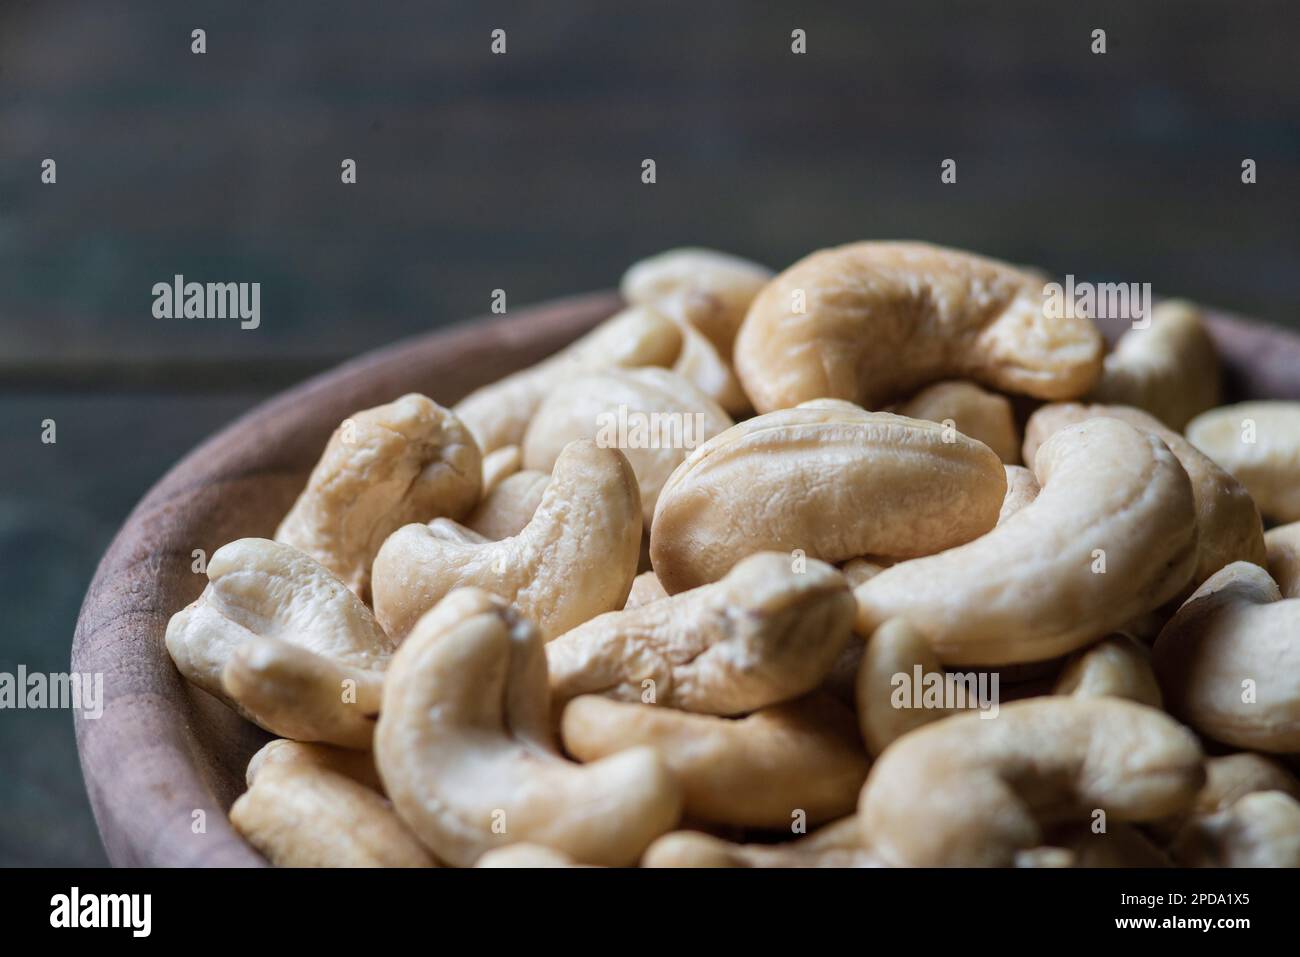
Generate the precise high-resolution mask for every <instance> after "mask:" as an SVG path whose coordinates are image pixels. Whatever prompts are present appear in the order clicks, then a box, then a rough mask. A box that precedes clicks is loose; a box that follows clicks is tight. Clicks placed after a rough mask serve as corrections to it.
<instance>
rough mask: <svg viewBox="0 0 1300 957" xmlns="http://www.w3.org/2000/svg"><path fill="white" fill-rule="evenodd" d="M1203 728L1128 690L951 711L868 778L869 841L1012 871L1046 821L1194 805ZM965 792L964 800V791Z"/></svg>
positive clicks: (898, 862)
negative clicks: (986, 714) (988, 712)
mask: <svg viewBox="0 0 1300 957" xmlns="http://www.w3.org/2000/svg"><path fill="white" fill-rule="evenodd" d="M1204 782H1205V770H1204V766H1203V761H1202V754H1201V748H1200V745H1199V744H1198V743H1197V741H1196V738H1195V736H1194V735H1193V734H1192V733H1191V732H1190V731H1188V730H1187V729H1186V728H1184V727H1182V726H1181V725H1179V724H1178V723H1177V722H1176V721H1174V720H1173V719H1172V718H1169V717H1168V716H1166V715H1165V714H1163V713H1162V712H1160V711H1157V710H1155V709H1154V708H1148V707H1146V706H1145V705H1139V704H1134V703H1133V702H1130V701H1124V700H1122V699H1119V698H1072V697H1047V698H1031V699H1029V700H1027V701H1017V702H1013V703H1011V704H1008V705H1004V706H1003V707H1002V709H1001V712H1000V713H999V715H998V717H997V718H996V719H995V720H992V721H984V720H981V718H980V716H979V715H976V714H962V715H956V716H954V717H950V718H945V719H944V720H942V721H937V722H935V723H934V724H930V725H927V726H925V727H923V728H919V729H917V730H915V731H913V732H912V733H910V734H908V735H905V736H904V737H902V738H900V739H898V741H896V742H895V743H894V745H893V746H892V747H890V748H888V749H887V750H886V751H885V752H884V754H882V755H881V756H880V759H879V760H878V761H877V762H876V764H875V767H873V768H872V769H871V774H870V776H869V777H868V778H867V783H866V785H865V787H863V789H862V799H861V802H860V804H859V806H858V816H859V819H860V820H861V824H862V831H863V840H864V842H866V843H868V844H869V846H870V847H871V849H872V851H873V853H875V854H877V855H878V856H880V858H881V859H882V860H883V861H884V862H885V863H886V864H889V865H891V866H898V867H904V866H906V867H943V866H947V867H989V866H992V867H1009V866H1011V865H1012V864H1014V863H1015V860H1016V855H1017V852H1021V851H1027V850H1030V849H1032V848H1036V847H1040V846H1042V845H1043V844H1044V843H1045V842H1044V831H1043V829H1044V827H1045V826H1050V825H1060V824H1064V823H1067V822H1069V821H1071V820H1073V821H1078V822H1080V823H1087V822H1088V821H1089V818H1090V815H1091V813H1092V811H1093V810H1103V811H1105V812H1106V814H1107V816H1108V818H1109V819H1113V820H1117V821H1131V822H1141V821H1149V820H1155V819H1157V818H1160V817H1163V816H1165V815H1169V814H1174V813H1177V812H1178V811H1180V810H1182V809H1184V808H1186V807H1188V806H1190V805H1191V803H1192V801H1193V800H1195V797H1196V793H1197V791H1199V790H1200V788H1201V785H1202V784H1204ZM958 795H960V797H958Z"/></svg>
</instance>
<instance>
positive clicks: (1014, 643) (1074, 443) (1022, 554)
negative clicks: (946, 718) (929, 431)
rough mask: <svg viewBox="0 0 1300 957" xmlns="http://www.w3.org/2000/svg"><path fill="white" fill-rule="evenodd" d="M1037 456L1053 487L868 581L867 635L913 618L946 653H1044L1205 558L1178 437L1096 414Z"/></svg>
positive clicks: (1111, 622) (1092, 632)
mask: <svg viewBox="0 0 1300 957" xmlns="http://www.w3.org/2000/svg"><path fill="white" fill-rule="evenodd" d="M1034 468H1035V472H1036V474H1037V477H1038V479H1039V481H1040V483H1041V484H1042V491H1041V492H1040V493H1039V494H1038V497H1037V498H1036V499H1034V501H1033V502H1032V503H1030V504H1029V505H1026V506H1025V507H1024V508H1022V509H1020V510H1019V511H1018V512H1016V513H1015V514H1014V515H1012V516H1011V517H1010V518H1009V519H1007V520H1006V521H1005V522H1004V523H1003V524H1001V525H999V526H998V527H997V528H995V529H993V530H992V531H991V532H989V533H988V534H986V535H984V536H983V537H981V538H977V539H976V540H975V541H973V542H970V543H969V544H966V545H961V546H959V547H957V548H952V549H949V550H948V551H946V552H942V553H940V554H938V555H932V556H930V557H928V558H918V559H915V560H913V561H908V562H901V563H899V564H897V565H894V566H893V567H892V568H889V569H886V570H885V571H883V572H881V573H880V574H879V575H876V576H875V577H874V578H871V579H870V580H868V581H867V582H865V583H863V584H862V585H859V586H858V587H857V588H856V589H854V593H853V594H854V597H855V598H856V599H857V602H858V621H857V627H858V631H859V633H861V634H870V633H871V632H872V631H874V630H875V629H876V628H877V627H879V626H880V625H881V624H882V623H884V622H885V621H888V620H889V619H890V618H900V617H901V618H906V619H907V620H908V621H909V622H910V623H911V624H912V625H913V626H915V627H916V628H917V629H918V630H919V631H920V632H921V633H922V634H923V635H925V637H926V639H927V640H928V641H929V642H930V646H931V647H932V648H933V649H934V651H935V653H936V654H937V655H938V656H939V658H940V660H942V661H944V662H945V663H952V664H966V665H985V664H987V665H997V664H1016V663H1023V662H1031V661H1042V660H1046V659H1049V658H1055V657H1057V656H1058V655H1062V654H1065V653H1067V652H1069V651H1073V650H1075V649H1077V648H1081V647H1083V646H1084V645H1086V644H1088V643H1089V642H1091V641H1093V640H1095V639H1097V638H1100V637H1102V636H1104V635H1106V634H1108V633H1110V632H1112V631H1115V630H1116V629H1118V628H1120V627H1121V626H1123V625H1124V624H1125V623H1126V622H1128V621H1130V620H1132V619H1133V618H1136V617H1137V616H1138V615H1140V614H1142V613H1143V612H1146V611H1149V610H1151V609H1153V608H1156V607H1159V606H1160V605H1161V604H1163V603H1164V602H1165V601H1168V600H1169V599H1170V598H1172V597H1174V596H1175V595H1176V594H1177V593H1178V592H1179V591H1180V590H1181V589H1182V588H1183V585H1184V584H1185V583H1186V581H1187V580H1188V578H1190V577H1191V574H1192V568H1193V563H1194V562H1195V560H1196V528H1195V525H1194V517H1195V509H1194V505H1193V499H1192V490H1191V485H1190V483H1189V482H1188V479H1187V473H1186V472H1184V471H1183V469H1182V467H1181V466H1180V465H1179V464H1178V460H1177V459H1175V458H1174V456H1173V454H1172V453H1171V452H1170V451H1169V449H1168V448H1166V447H1165V445H1164V443H1162V442H1161V441H1160V440H1159V439H1157V438H1155V437H1154V436H1150V435H1144V434H1142V433H1139V432H1138V431H1137V430H1135V429H1133V428H1131V427H1130V426H1128V425H1125V424H1124V423H1123V422H1119V421H1117V420H1115V419H1089V420H1087V421H1086V422H1082V423H1080V424H1078V425H1075V426H1071V427H1069V428H1067V429H1063V430H1061V431H1060V432H1058V433H1057V434H1055V435H1053V436H1052V437H1051V438H1050V439H1049V440H1048V441H1047V442H1045V443H1044V444H1043V446H1042V448H1041V449H1039V451H1038V455H1037V458H1036V460H1035V467H1034ZM1100 562H1104V564H1099V563H1100Z"/></svg>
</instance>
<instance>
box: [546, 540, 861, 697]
mask: <svg viewBox="0 0 1300 957" xmlns="http://www.w3.org/2000/svg"><path fill="white" fill-rule="evenodd" d="M853 609H854V606H853V596H852V595H850V594H849V589H848V586H847V585H846V584H845V582H844V576H842V575H841V574H840V573H839V572H838V571H836V570H835V569H834V568H832V567H831V566H830V565H826V564H824V563H822V562H818V561H812V562H809V563H808V567H807V569H806V570H805V571H802V572H796V571H792V570H791V568H790V559H789V558H788V557H787V556H785V555H777V554H772V553H763V554H758V555H751V556H750V557H749V558H747V559H745V560H744V561H742V562H740V564H738V565H737V566H736V567H735V568H733V569H732V570H731V571H730V572H729V573H728V574H727V576H726V577H725V578H723V579H722V580H721V581H718V582H715V583H714V584H712V585H705V586H704V587H702V588H696V589H693V590H691V591H688V592H683V593H682V594H680V595H674V596H672V597H671V598H666V599H663V600H662V601H655V602H651V603H650V604H648V605H643V606H642V607H640V608H635V609H633V610H631V611H627V610H624V611H612V612H609V613H607V614H604V615H601V616H599V617H597V618H593V619H592V620H591V621H589V622H587V623H586V624H584V625H579V626H578V627H577V628H575V629H574V630H573V631H570V632H568V633H566V634H563V635H561V636H560V637H559V638H557V639H555V640H554V641H552V642H551V643H550V644H548V645H547V646H546V659H547V667H548V670H549V672H550V675H551V694H552V698H553V701H554V702H555V704H556V705H557V706H558V705H561V704H563V703H565V702H567V701H569V700H570V699H572V698H576V697H577V696H579V695H584V694H593V693H595V694H602V695H605V696H606V697H609V698H615V699H617V700H620V701H646V695H647V693H648V691H649V693H651V694H652V699H651V700H650V701H646V703H648V704H658V705H664V706H668V707H672V708H680V709H682V710H684V711H697V712H702V713H704V714H718V715H737V714H743V713H745V712H747V711H754V710H756V709H758V708H762V707H764V706H766V705H769V704H775V703H776V702H778V701H784V700H786V699H788V698H794V697H798V696H799V695H801V694H803V693H805V692H807V691H811V690H812V689H813V688H815V687H816V686H817V684H818V683H819V682H820V681H821V680H822V678H823V677H824V676H825V675H826V673H827V671H828V670H829V669H830V667H831V664H832V663H833V662H834V661H835V658H836V656H837V655H838V654H839V653H840V649H842V648H843V647H844V645H845V643H846V642H847V641H848V639H849V628H850V626H851V624H852V622H853Z"/></svg>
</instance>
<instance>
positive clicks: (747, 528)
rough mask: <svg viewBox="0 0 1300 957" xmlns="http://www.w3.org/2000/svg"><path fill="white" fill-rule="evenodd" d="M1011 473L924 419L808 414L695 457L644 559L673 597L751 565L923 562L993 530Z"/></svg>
mask: <svg viewBox="0 0 1300 957" xmlns="http://www.w3.org/2000/svg"><path fill="white" fill-rule="evenodd" d="M1005 494H1006V473H1005V472H1004V470H1003V468H1002V463H1001V462H1000V461H998V457H997V456H996V455H994V454H993V453H992V452H991V451H990V450H989V448H988V447H987V446H986V445H984V444H982V443H980V442H975V441H973V440H971V439H968V438H966V437H965V436H963V435H961V434H960V433H949V432H947V431H945V430H944V428H943V426H941V425H938V424H936V423H933V422H923V421H921V420H920V419H909V418H906V417H904V416H900V415H892V414H890V413H888V412H865V411H863V410H862V409H858V408H855V407H853V406H851V405H849V404H848V403H845V402H811V403H809V404H808V405H806V406H802V407H800V408H797V409H783V410H782V411H780V412H772V413H769V414H767V415H761V416H758V417H756V418H753V419H750V420H748V421H747V422H742V423H740V424H739V425H736V426H734V427H733V428H730V429H728V430H727V431H726V432H723V433H722V434H721V435H718V436H715V437H714V438H712V439H710V440H709V441H708V442H706V443H704V445H702V446H700V447H699V448H698V449H696V450H695V451H694V452H692V453H691V454H690V456H689V457H688V458H687V459H686V461H685V462H683V463H682V464H681V465H680V466H678V468H677V470H676V471H675V472H673V474H672V475H671V476H670V477H669V479H668V481H667V483H665V485H664V487H663V491H662V492H661V493H660V495H659V506H658V508H657V509H656V511H655V516H654V523H653V525H652V527H651V533H650V557H651V560H652V561H653V563H654V569H655V572H656V573H657V574H658V575H659V580H660V581H661V582H663V586H664V588H666V589H667V590H668V592H669V593H670V594H675V593H676V592H679V591H684V590H686V589H688V588H695V587H697V586H699V585H704V584H707V583H708V582H711V581H717V580H718V579H719V578H721V577H722V576H723V575H725V574H726V573H727V571H728V569H730V568H731V567H732V566H733V565H735V564H736V562H738V561H740V560H741V559H742V558H744V557H745V556H746V555H752V554H753V553H754V552H760V551H778V552H786V553H787V554H794V553H796V552H801V553H803V554H806V555H807V556H808V557H809V558H818V559H821V560H822V561H828V562H840V561H845V560H847V559H851V558H856V557H859V556H863V555H872V556H885V557H911V556H916V555H928V554H931V553H933V552H937V551H940V550H942V549H945V548H951V547H952V546H954V545H959V544H961V543H962V542H968V541H970V540H971V539H973V538H976V537H977V536H979V535H981V534H983V533H984V532H986V531H988V530H989V529H990V528H992V527H993V525H994V522H996V520H997V515H998V509H999V508H1000V507H1001V504H1002V499H1003V497H1004V496H1005Z"/></svg>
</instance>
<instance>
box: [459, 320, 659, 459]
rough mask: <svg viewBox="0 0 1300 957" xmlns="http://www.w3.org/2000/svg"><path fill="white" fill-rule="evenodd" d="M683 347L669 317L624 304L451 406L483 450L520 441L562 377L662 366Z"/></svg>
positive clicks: (490, 449)
mask: <svg viewBox="0 0 1300 957" xmlns="http://www.w3.org/2000/svg"><path fill="white" fill-rule="evenodd" d="M681 348H682V335H681V333H680V332H678V330H677V326H676V325H674V324H673V322H672V320H671V319H668V318H666V317H665V316H662V315H660V314H659V313H658V312H657V311H655V310H653V309H640V308H636V309H625V310H623V311H622V312H620V313H617V314H616V315H613V316H611V317H610V318H608V319H606V320H605V321H604V322H602V323H601V324H600V325H598V326H597V327H596V328H595V329H593V330H592V331H591V332H589V333H587V334H586V335H585V336H583V337H582V338H581V339H579V340H578V341H577V342H574V343H572V344H571V345H569V346H568V347H566V348H565V349H563V350H561V351H560V352H557V353H556V354H555V355H553V356H551V357H550V358H548V359H543V360H542V361H541V362H539V363H537V365H534V366H530V367H529V368H527V369H521V370H520V371H519V372H515V373H512V374H511V375H508V376H506V377H505V378H504V379H501V380H499V381H497V382H494V383H492V384H491V385H485V386H483V387H482V388H480V389H475V390H474V391H473V392H471V393H470V394H469V395H467V396H466V397H465V398H463V399H461V400H460V401H459V402H457V403H456V405H455V406H454V407H453V409H452V411H454V412H455V413H456V415H458V416H459V417H460V420H461V421H462V422H464V423H465V425H466V426H467V427H468V428H469V430H470V432H472V433H473V434H474V438H475V440H477V442H478V446H479V448H480V449H481V450H482V451H483V453H484V454H487V453H489V452H494V451H496V450H497V449H499V448H501V447H502V446H503V445H519V444H520V443H521V442H522V441H523V438H524V432H525V430H527V428H528V423H529V422H530V421H531V420H532V418H533V413H534V412H536V411H537V407H538V406H539V405H541V403H542V400H543V399H544V398H546V396H547V395H548V394H549V393H550V392H551V390H552V389H554V388H555V387H556V386H558V385H559V384H560V383H562V382H566V381H568V380H569V379H571V378H573V376H575V375H578V374H580V373H583V372H589V371H592V370H595V369H608V368H611V367H614V366H624V367H629V368H630V367H633V366H667V365H671V364H672V362H673V360H674V359H676V358H677V354H678V353H679V352H680V351H681Z"/></svg>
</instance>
